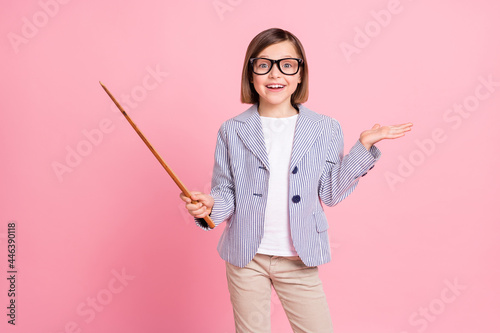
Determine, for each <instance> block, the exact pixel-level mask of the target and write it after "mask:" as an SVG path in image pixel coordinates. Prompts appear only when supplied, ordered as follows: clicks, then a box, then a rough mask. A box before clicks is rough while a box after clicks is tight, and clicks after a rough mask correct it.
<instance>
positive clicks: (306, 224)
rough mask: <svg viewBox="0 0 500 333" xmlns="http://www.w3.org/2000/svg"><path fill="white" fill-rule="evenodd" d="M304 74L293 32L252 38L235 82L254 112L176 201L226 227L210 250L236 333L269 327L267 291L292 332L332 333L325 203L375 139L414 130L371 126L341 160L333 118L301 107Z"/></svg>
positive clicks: (357, 174)
mask: <svg viewBox="0 0 500 333" xmlns="http://www.w3.org/2000/svg"><path fill="white" fill-rule="evenodd" d="M307 68H308V66H307V60H306V55H305V52H304V48H303V47H302V44H301V43H300V41H299V40H298V39H297V37H295V36H294V35H293V34H291V33H290V32H288V31H284V30H282V29H269V30H265V31H263V32H261V33H260V34H258V35H257V36H256V37H255V38H254V39H253V40H252V41H251V42H250V45H249V46H248V49H247V52H246V56H245V61H244V64H243V73H242V80H241V101H242V103H248V104H252V106H251V107H250V108H249V109H247V110H246V111H245V112H243V113H241V114H239V115H237V116H236V117H233V118H231V119H229V120H227V121H226V122H224V123H223V124H222V126H221V127H220V129H219V132H218V135H217V145H216V148H215V163H214V169H213V176H212V189H211V191H210V195H208V194H204V193H201V192H191V193H192V195H191V198H188V197H186V196H184V195H183V194H182V193H181V195H180V197H181V199H182V200H184V201H185V202H186V208H187V209H188V211H189V213H190V214H191V215H193V216H194V218H195V221H196V223H197V224H198V225H199V226H200V227H202V228H203V229H206V230H209V229H208V226H207V224H206V223H205V221H204V220H203V217H205V216H207V215H210V217H211V218H212V220H213V222H214V224H215V225H216V226H217V225H219V224H220V223H222V222H224V221H226V227H225V230H224V232H223V234H222V236H221V239H220V241H219V245H218V247H217V249H218V252H219V254H220V256H221V257H222V259H224V260H225V261H226V276H227V283H228V288H229V293H230V295H231V303H232V305H233V313H234V320H235V326H236V332H251V333H256V332H270V331H271V318H270V316H271V314H270V303H271V286H273V287H274V289H275V290H276V293H277V295H278V297H279V298H280V301H281V303H282V305H283V308H284V310H285V312H286V314H287V317H288V319H289V321H290V325H291V326H292V328H293V331H294V332H314V333H317V332H332V321H331V318H330V311H329V309H328V304H327V302H326V297H325V294H324V292H323V287H322V284H321V281H320V279H319V277H318V267H317V266H318V265H321V264H324V263H327V262H329V261H330V246H329V240H328V231H327V230H328V222H327V220H326V216H325V213H324V211H323V206H322V203H323V204H325V205H327V206H334V205H336V204H338V203H339V202H340V201H342V200H343V199H345V198H346V197H347V196H348V195H349V194H350V193H351V192H352V191H353V190H354V188H355V187H356V185H357V184H358V182H359V180H360V178H361V177H363V176H365V175H366V173H367V172H368V170H370V169H372V168H373V167H374V165H375V162H376V161H377V160H378V159H379V158H380V155H381V152H380V150H379V149H378V148H377V147H375V146H374V143H376V142H378V141H380V140H382V139H395V138H399V137H402V136H404V133H405V132H407V131H409V130H410V129H411V126H412V124H411V123H406V124H402V125H398V126H380V125H379V124H375V125H374V126H373V127H372V128H371V129H370V130H366V131H363V132H362V133H361V135H360V138H359V140H358V141H356V143H355V144H354V146H353V147H352V148H351V150H350V152H349V154H348V155H345V156H344V141H343V133H342V129H341V127H340V124H339V123H338V121H337V120H335V119H334V118H331V117H328V116H325V115H321V114H318V113H315V112H313V111H311V110H309V109H307V108H306V107H305V106H303V105H302V103H304V102H306V101H307V98H308V69H307ZM191 199H192V200H197V201H198V203H197V204H192V203H191Z"/></svg>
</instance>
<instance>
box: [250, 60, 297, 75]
mask: <svg viewBox="0 0 500 333" xmlns="http://www.w3.org/2000/svg"><path fill="white" fill-rule="evenodd" d="M303 62H304V60H302V59H299V58H283V59H278V60H273V59H267V58H250V67H252V71H253V72H254V73H255V74H257V75H265V74H267V73H269V72H270V71H271V68H273V65H274V64H277V66H278V68H279V70H280V72H281V73H283V74H285V75H295V74H297V73H298V72H299V68H300V65H302V63H303Z"/></svg>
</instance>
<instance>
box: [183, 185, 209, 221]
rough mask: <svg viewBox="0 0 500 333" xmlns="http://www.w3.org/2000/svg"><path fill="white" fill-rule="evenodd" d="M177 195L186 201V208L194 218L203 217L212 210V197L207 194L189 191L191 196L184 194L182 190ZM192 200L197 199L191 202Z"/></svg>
mask: <svg viewBox="0 0 500 333" xmlns="http://www.w3.org/2000/svg"><path fill="white" fill-rule="evenodd" d="M179 196H180V198H181V199H182V201H184V202H185V203H186V209H187V210H188V212H189V214H191V215H193V216H194V217H196V218H204V217H205V216H208V215H210V213H211V212H212V207H213V206H214V198H213V197H212V196H210V195H208V194H205V193H202V192H194V191H191V198H189V197H187V196H185V195H184V194H183V193H182V192H181V194H180V195H179ZM193 200H196V201H198V203H196V204H193V203H191V202H192V201H193Z"/></svg>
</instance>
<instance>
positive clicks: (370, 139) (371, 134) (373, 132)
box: [359, 123, 413, 149]
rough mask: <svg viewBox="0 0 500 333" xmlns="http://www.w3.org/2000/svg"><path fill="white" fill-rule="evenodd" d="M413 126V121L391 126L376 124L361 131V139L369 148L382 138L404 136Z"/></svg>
mask: <svg viewBox="0 0 500 333" xmlns="http://www.w3.org/2000/svg"><path fill="white" fill-rule="evenodd" d="M412 126H413V124H412V123H405V124H400V125H389V126H380V124H375V125H374V126H373V127H372V128H371V129H369V130H366V131H363V132H361V134H360V136H359V141H360V142H361V143H362V144H363V146H365V147H366V148H367V149H368V148H369V147H371V146H372V145H373V144H375V143H376V142H379V141H380V140H383V139H397V138H400V137H402V136H404V135H405V132H408V131H410V130H411V127H412Z"/></svg>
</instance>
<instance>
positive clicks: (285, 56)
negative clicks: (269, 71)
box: [259, 54, 294, 59]
mask: <svg viewBox="0 0 500 333" xmlns="http://www.w3.org/2000/svg"><path fill="white" fill-rule="evenodd" d="M259 58H269V56H268V55H267V54H263V55H261V56H259ZM283 58H294V57H292V56H291V55H289V54H287V55H284V56H283V57H281V58H280V59H283Z"/></svg>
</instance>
